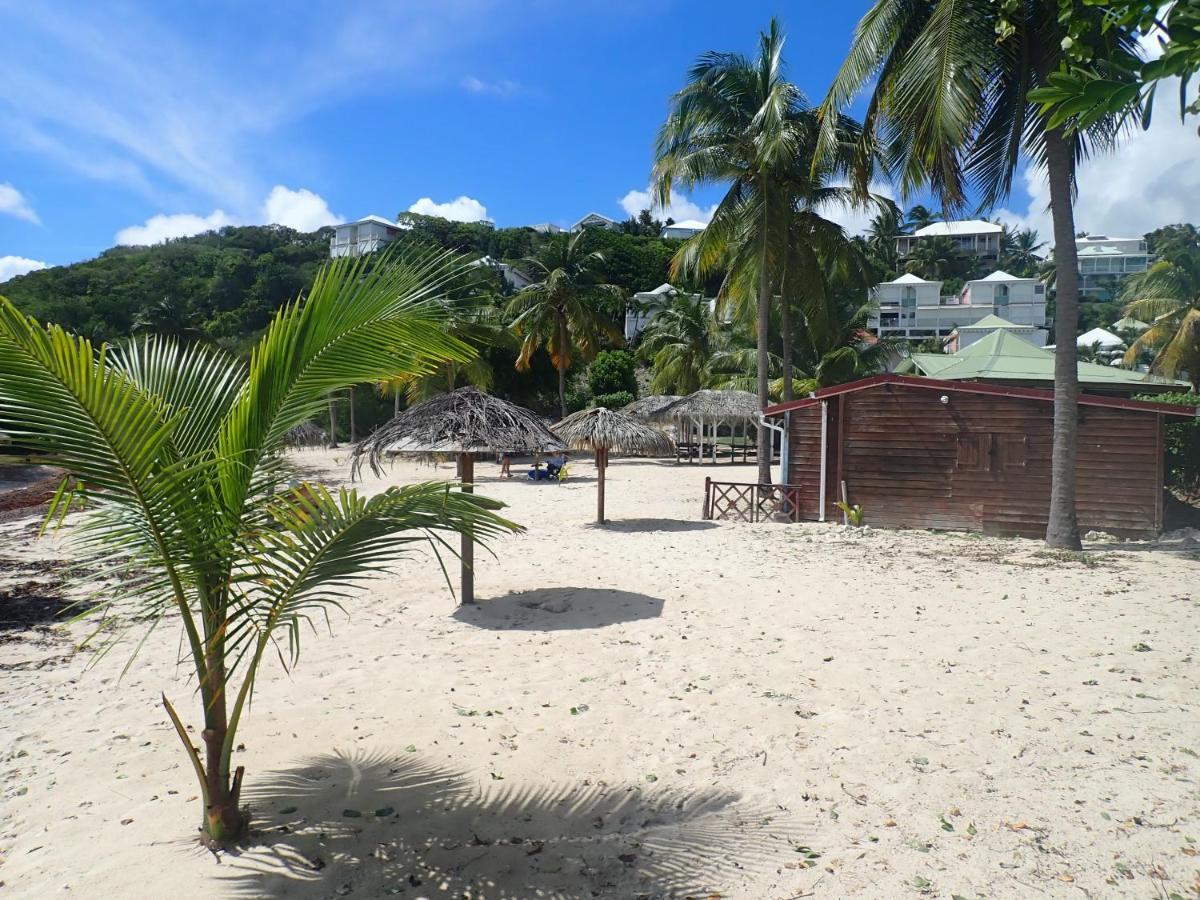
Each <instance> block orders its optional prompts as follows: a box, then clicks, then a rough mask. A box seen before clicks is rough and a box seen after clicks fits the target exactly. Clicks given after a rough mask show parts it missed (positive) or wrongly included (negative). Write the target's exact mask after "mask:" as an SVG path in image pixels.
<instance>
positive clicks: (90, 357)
mask: <svg viewBox="0 0 1200 900" xmlns="http://www.w3.org/2000/svg"><path fill="white" fill-rule="evenodd" d="M461 274H462V273H461V269H460V268H459V266H458V264H457V263H456V262H455V261H454V259H453V258H452V257H450V256H448V255H447V254H446V253H445V252H442V251H438V252H426V253H422V254H413V255H406V256H395V257H384V258H370V259H362V260H357V261H351V260H339V261H335V262H331V263H327V264H326V265H324V266H323V267H322V268H321V270H320V271H319V272H318V273H317V274H316V276H315V278H314V280H313V284H312V287H311V289H310V290H309V291H308V293H307V295H306V297H304V298H303V299H296V300H293V301H292V302H290V303H287V304H285V305H284V306H283V308H282V309H280V311H279V312H278V313H277V314H276V315H275V317H274V318H273V319H272V320H271V322H270V324H269V325H268V327H267V330H266V332H265V334H264V335H263V337H262V339H261V340H260V341H259V342H258V343H257V344H256V345H255V347H254V348H253V350H252V352H251V354H250V358H249V361H248V362H245V363H243V362H242V361H240V360H238V359H236V358H234V357H232V356H230V355H229V354H227V353H225V352H223V351H221V350H218V349H214V348H211V347H208V346H206V345H204V344H200V343H190V344H187V343H183V342H181V341H179V340H178V339H176V338H171V337H161V336H146V337H144V338H141V339H138V340H135V341H131V342H128V343H125V344H123V345H121V346H119V347H114V346H111V345H107V344H102V345H99V346H96V345H94V344H93V343H92V342H91V341H90V340H88V339H87V338H86V337H82V336H77V335H72V334H71V333H69V332H68V331H66V330H65V329H64V328H63V327H62V326H60V325H45V326H43V325H40V324H38V322H37V321H35V320H34V319H32V318H30V317H27V316H25V315H23V314H22V313H20V312H19V311H18V310H17V309H16V308H15V307H14V305H13V304H12V303H11V302H9V301H8V300H6V299H3V298H0V428H3V430H4V431H5V432H6V433H8V434H9V435H11V436H12V437H13V438H14V439H16V440H18V441H20V443H22V444H23V445H25V446H27V447H29V448H31V449H33V450H35V451H38V452H40V453H42V454H44V455H45V456H46V457H47V458H48V459H49V460H50V461H52V462H53V463H54V464H55V465H58V466H60V467H62V468H63V469H65V470H66V471H67V472H68V473H69V476H68V477H67V478H66V479H65V480H64V481H63V483H62V485H61V487H60V489H59V492H58V494H57V495H56V496H55V498H54V500H53V501H52V503H51V508H50V513H49V517H48V521H55V520H61V517H62V516H64V515H65V514H66V513H67V511H68V510H69V509H70V508H72V507H73V506H74V505H75V504H76V503H80V504H81V505H82V506H83V507H84V508H85V510H86V519H85V520H84V523H83V525H82V527H81V528H80V529H78V530H77V531H76V532H75V535H76V537H77V540H78V548H77V559H78V561H80V562H81V563H83V568H84V569H85V570H86V571H88V572H89V576H90V577H94V578H96V579H98V580H100V581H101V582H102V583H103V584H104V587H103V592H102V595H101V596H98V597H97V598H96V599H97V601H98V602H99V608H105V607H109V606H111V605H113V604H129V605H130V606H132V607H133V608H134V609H135V610H136V615H135V618H136V620H138V621H143V622H147V623H148V626H147V627H149V628H154V627H156V626H157V625H158V624H159V622H160V621H161V620H163V619H166V618H177V619H178V620H179V621H180V622H181V624H182V631H183V642H182V646H183V647H184V648H185V650H184V654H185V657H186V658H187V660H188V662H189V664H190V667H191V669H192V671H193V672H194V674H195V679H196V680H195V690H196V696H195V700H194V706H195V711H196V713H197V714H198V715H199V716H200V717H201V719H202V725H201V727H200V728H198V729H197V730H198V732H199V735H200V739H201V742H202V744H203V747H202V749H197V748H196V747H194V746H193V743H192V737H191V735H190V734H189V732H188V730H187V729H186V728H185V726H184V724H183V718H182V717H181V716H180V715H179V713H178V712H177V711H176V708H175V706H174V705H173V704H172V703H171V702H170V701H168V700H167V698H166V695H165V694H164V696H163V704H164V706H165V708H166V711H167V713H168V715H169V717H170V720H171V722H172V724H173V726H174V728H175V731H176V732H177V734H178V736H179V738H180V740H181V741H182V742H183V745H184V750H185V753H186V755H187V757H188V760H189V765H190V766H191V768H192V769H193V771H194V772H195V775H196V779H197V781H198V784H199V789H200V798H201V805H202V807H203V815H202V817H201V836H202V839H203V841H204V842H205V843H206V844H207V845H209V846H211V847H214V848H217V847H225V846H228V845H229V844H231V843H233V842H235V841H237V840H238V839H239V838H240V837H241V836H242V835H243V833H244V832H245V829H246V823H247V816H246V812H245V811H244V810H243V809H242V808H241V805H240V803H239V800H240V796H241V790H242V785H243V776H244V772H245V769H244V766H243V765H241V764H240V763H238V762H236V760H235V753H236V752H237V751H238V750H239V749H240V748H239V742H238V729H239V725H240V724H241V722H242V718H243V716H244V715H245V713H246V712H247V710H248V704H249V702H250V699H251V696H252V694H253V690H254V685H255V680H256V677H257V675H258V671H259V667H260V665H261V663H262V661H263V658H264V656H265V655H266V654H267V653H268V651H271V652H273V653H277V654H278V655H279V658H280V659H281V661H282V662H283V663H284V665H285V666H290V665H294V664H295V662H296V661H297V659H298V656H299V653H300V649H301V636H302V635H303V634H304V631H305V626H307V625H308V624H309V622H310V620H312V619H314V618H320V617H323V616H325V615H326V614H327V612H328V610H329V609H330V608H331V607H332V608H339V607H343V606H345V607H349V608H352V601H353V599H354V594H353V593H352V590H351V589H352V588H353V587H354V586H355V585H357V584H358V583H359V582H361V581H362V579H363V578H365V577H366V576H368V575H370V574H371V573H373V572H376V571H378V570H381V569H386V568H388V567H390V566H391V565H393V564H394V563H395V562H396V561H397V560H398V559H399V558H401V557H402V556H404V555H405V554H406V553H407V552H408V551H409V550H411V549H413V548H414V546H416V545H418V544H432V545H433V547H434V549H437V548H439V547H448V546H449V544H448V543H447V541H446V538H445V537H444V536H443V535H445V534H449V533H458V534H464V535H467V536H469V537H470V538H472V539H479V540H486V539H487V538H489V537H492V536H495V535H499V534H502V533H505V532H508V531H511V530H513V529H514V528H515V526H514V525H512V523H510V522H507V521H506V520H504V519H502V518H500V517H499V515H497V512H496V510H497V509H499V507H500V506H501V504H499V503H498V502H496V501H492V500H489V499H487V498H484V497H481V496H479V495H477V494H467V493H462V492H460V491H458V490H452V489H451V486H450V485H448V484H441V483H428V484H417V485H412V486H408V487H392V488H389V489H387V490H386V491H384V492H383V493H380V494H377V495H375V496H372V497H367V496H363V495H361V494H359V492H358V491H356V490H354V489H352V488H342V489H340V490H338V491H336V492H331V491H329V490H327V489H326V488H325V487H323V486H321V485H317V484H307V483H303V482H299V481H296V480H295V479H296V478H297V473H295V472H294V471H293V470H292V468H291V467H290V466H289V465H288V464H287V462H286V460H285V459H284V457H283V455H282V453H281V450H282V448H283V445H284V441H285V439H286V437H287V435H288V433H289V432H290V431H291V430H292V429H293V428H295V427H297V426H300V425H302V424H303V423H305V422H307V421H308V420H310V419H311V418H312V417H314V416H315V415H317V414H318V413H319V412H320V411H321V410H322V409H323V408H324V406H325V403H326V398H327V396H328V395H329V394H330V392H331V391H335V390H338V389H342V388H345V387H347V386H349V385H352V384H355V383H362V382H375V381H379V380H382V379H384V378H387V377H389V376H392V375H395V374H398V373H399V374H422V373H429V372H432V371H433V370H434V369H435V368H436V367H437V366H439V365H441V364H442V363H443V362H444V361H445V360H455V361H458V362H466V361H468V360H469V359H470V358H471V356H472V354H473V351H472V349H471V348H470V347H469V346H468V345H466V344H465V343H463V342H462V341H461V340H459V339H457V338H455V337H454V336H452V335H450V334H448V333H447V331H446V329H445V327H444V309H443V307H442V306H441V305H440V304H439V303H438V302H437V298H438V296H439V295H440V294H441V293H442V292H443V291H444V290H445V289H446V288H447V286H449V285H451V284H452V283H453V282H454V280H455V279H456V278H458V277H460V275H461Z"/></svg>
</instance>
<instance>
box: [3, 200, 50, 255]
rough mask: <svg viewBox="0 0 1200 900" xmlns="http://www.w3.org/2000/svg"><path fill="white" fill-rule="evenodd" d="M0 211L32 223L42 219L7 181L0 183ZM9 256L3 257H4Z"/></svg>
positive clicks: (39, 221) (36, 223) (35, 223)
mask: <svg viewBox="0 0 1200 900" xmlns="http://www.w3.org/2000/svg"><path fill="white" fill-rule="evenodd" d="M0 213H5V214H7V215H10V216H16V217H17V218H18V219H24V220H25V221H26V222H32V223H33V224H34V225H41V224H42V220H41V219H39V218H38V214H37V213H36V212H34V211H33V207H32V206H30V205H29V201H28V200H26V199H25V197H24V195H23V194H22V193H21V192H20V191H18V190H17V189H16V188H15V187H13V186H12V185H11V184H9V183H8V182H4V183H3V184H0ZM9 258H10V257H7V256H6V257H5V259H9Z"/></svg>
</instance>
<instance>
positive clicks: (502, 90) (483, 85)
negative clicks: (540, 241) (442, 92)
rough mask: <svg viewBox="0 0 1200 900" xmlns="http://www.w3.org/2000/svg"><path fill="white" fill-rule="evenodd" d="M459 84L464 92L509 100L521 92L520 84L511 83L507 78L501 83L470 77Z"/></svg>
mask: <svg viewBox="0 0 1200 900" xmlns="http://www.w3.org/2000/svg"><path fill="white" fill-rule="evenodd" d="M459 83H460V84H461V85H462V88H463V90H465V91H467V92H469V93H472V94H491V95H492V96H494V97H505V98H507V97H511V96H513V95H514V94H517V93H520V91H521V84H520V82H517V81H509V80H508V79H507V78H502V79H500V80H499V81H484V80H483V79H482V78H476V77H475V76H474V75H468V76H467V77H466V78H464V79H463V80H462V81H461V82H459Z"/></svg>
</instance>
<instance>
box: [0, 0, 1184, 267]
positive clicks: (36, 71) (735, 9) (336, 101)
mask: <svg viewBox="0 0 1200 900" xmlns="http://www.w3.org/2000/svg"><path fill="white" fill-rule="evenodd" d="M867 6H868V3H867V2H866V0H847V2H843V3H834V4H826V3H813V2H809V3H802V2H792V3H789V4H779V3H755V2H742V3H737V4H734V3H728V2H698V0H692V2H681V0H680V2H677V0H642V2H634V0H607V2H595V3H593V2H575V3H569V4H567V3H562V2H549V0H546V2H543V0H526V2H521V3H501V2H492V0H440V2H427V0H407V2H397V3H376V4H324V5H322V6H318V5H316V4H300V3H294V4H279V3H259V4H253V5H251V4H240V3H235V2H232V0H212V2H208V3H205V4H184V3H174V2H163V3H156V4H152V3H136V2H126V3H105V4H84V3H68V2H64V3H59V4H54V5H53V6H51V5H49V4H33V3H28V2H10V0H0V27H3V29H4V33H5V34H6V35H7V37H8V40H7V41H6V42H5V44H6V67H5V78H3V79H0V109H2V110H3V120H4V122H5V125H4V127H3V128H0V281H3V280H4V278H5V277H7V275H8V274H12V273H13V272H14V271H16V270H17V269H18V268H20V267H21V266H24V267H26V268H27V267H28V266H29V265H33V264H34V263H48V264H51V265H54V264H61V263H66V262H71V261H74V260H79V259H84V258H87V257H90V256H94V255H95V254H96V253H98V252H100V251H101V250H103V249H105V248H106V247H109V246H111V245H113V244H114V243H116V242H118V241H120V242H126V243H144V242H153V241H154V240H160V239H162V238H163V237H166V236H174V235H178V234H184V233H194V232H196V231H198V230H203V229H204V228H206V227H213V226H217V225H221V224H226V223H232V222H245V223H259V222H266V221H279V222H282V223H284V224H289V225H292V226H294V227H316V226H318V225H320V224H325V223H328V222H330V221H334V220H337V219H352V218H357V217H359V216H362V215H365V214H367V213H377V214H381V215H386V216H389V217H390V216H394V215H396V213H398V212H399V211H401V210H403V209H407V208H409V207H410V206H412V205H413V204H415V203H418V202H419V201H421V200H422V198H426V199H427V200H428V203H425V204H422V205H421V206H420V207H419V208H420V209H428V210H433V211H436V210H439V209H440V210H442V211H445V212H448V213H449V214H451V215H454V216H460V217H478V216H480V215H482V214H483V210H485V209H486V216H487V217H488V218H490V219H492V220H493V221H495V222H496V223H497V224H498V225H502V226H503V225H520V224H530V223H534V222H542V221H552V222H558V223H562V224H568V223H570V222H571V221H573V220H575V219H576V218H578V217H579V216H581V215H582V214H584V213H586V212H588V211H590V210H597V211H599V212H602V213H605V214H607V215H610V216H614V217H618V216H623V215H624V214H625V210H624V209H623V207H622V200H623V199H625V201H626V205H627V206H628V207H630V208H632V207H633V206H636V205H637V204H636V199H637V198H636V196H634V197H632V198H630V197H629V194H630V192H631V191H639V190H644V189H645V187H646V182H647V176H648V172H649V167H650V161H651V146H652V141H653V138H654V134H655V130H656V129H657V127H658V125H659V124H660V123H661V121H662V118H663V116H664V113H665V109H666V101H667V98H668V96H669V95H670V93H671V92H672V91H674V90H675V89H677V88H678V87H679V86H680V85H681V84H682V83H683V80H684V77H685V73H686V70H687V68H688V65H689V64H690V63H691V61H692V60H693V59H694V58H695V57H696V55H697V54H698V53H700V52H702V51H704V50H707V49H721V50H726V49H728V50H743V51H750V50H751V49H752V48H753V45H754V42H755V40H756V36H757V33H758V31H759V30H760V29H762V28H763V27H764V26H765V25H766V23H767V21H768V19H769V18H770V16H771V15H773V14H775V15H779V16H780V18H781V19H782V22H783V24H784V27H785V29H786V31H787V33H788V35H789V41H788V46H787V54H786V56H787V60H788V62H789V71H790V74H791V77H792V78H793V80H794V81H796V82H797V83H798V84H800V85H801V87H802V88H804V90H805V91H807V92H808V93H809V94H810V96H811V97H813V98H814V99H819V98H820V96H821V95H822V93H823V91H824V88H825V86H826V84H827V83H828V80H829V78H830V77H831V75H832V73H833V72H834V70H835V69H836V67H837V65H838V64H839V62H840V61H841V58H842V56H843V54H844V53H845V50H846V48H847V45H848V42H849V40H850V35H851V31H852V29H853V26H854V24H855V22H856V21H857V20H858V18H859V17H860V16H861V14H862V13H863V11H864V10H865V9H866V8H867ZM98 7H102V8H98ZM1157 118H1158V119H1159V120H1168V124H1170V121H1171V120H1172V117H1171V116H1169V115H1167V116H1159V117H1157ZM1173 121H1174V124H1175V128H1174V130H1173V131H1170V132H1169V133H1168V131H1166V130H1163V135H1165V137H1157V136H1155V133H1153V132H1152V135H1150V136H1139V141H1140V143H1138V142H1137V141H1135V142H1134V145H1132V146H1133V149H1132V150H1131V151H1130V153H1127V154H1125V155H1124V156H1123V157H1121V158H1118V159H1113V160H1110V161H1106V162H1105V163H1104V164H1103V165H1107V166H1109V168H1107V169H1101V170H1100V171H1098V172H1097V173H1096V174H1095V175H1094V176H1092V175H1090V174H1089V173H1087V172H1085V173H1084V176H1083V177H1082V179H1081V180H1082V183H1083V186H1084V188H1085V189H1087V188H1088V187H1089V185H1094V186H1095V191H1094V196H1095V198H1097V199H1096V202H1094V203H1093V202H1092V201H1091V200H1088V199H1087V198H1086V197H1085V198H1081V209H1080V211H1081V213H1082V216H1081V221H1080V227H1087V228H1089V229H1090V230H1093V231H1100V230H1108V231H1110V232H1111V233H1120V232H1134V233H1136V232H1138V231H1140V230H1144V229H1145V227H1153V226H1154V225H1155V224H1158V223H1159V222H1161V221H1176V220H1178V219H1181V218H1184V217H1188V216H1190V217H1191V218H1192V219H1193V220H1195V219H1200V209H1197V208H1196V207H1197V205H1198V204H1200V175H1197V174H1196V173H1195V172H1194V171H1191V170H1193V169H1195V170H1200V166H1197V165H1195V160H1196V158H1197V157H1198V156H1200V154H1197V153H1196V151H1197V150H1200V141H1197V139H1196V136H1195V132H1194V130H1193V129H1187V128H1183V127H1182V126H1179V125H1178V120H1177V119H1175V120H1173ZM1160 130H1161V129H1160ZM1151 137H1154V140H1150V138H1151ZM1185 137H1186V138H1187V140H1184V139H1183V138H1185ZM1131 154H1132V155H1131ZM1138 154H1140V156H1139V155H1138ZM1131 165H1135V166H1142V167H1143V171H1146V170H1152V171H1153V172H1154V173H1155V175H1154V177H1155V178H1163V177H1164V176H1170V177H1169V178H1167V179H1166V180H1165V181H1164V184H1163V186H1162V188H1161V190H1157V189H1155V188H1154V185H1153V184H1151V185H1149V186H1147V185H1146V184H1145V183H1139V182H1137V181H1136V180H1131V179H1130V177H1129V175H1130V171H1131V170H1130V166H1131ZM1122 184H1124V187H1123V188H1122V187H1121V185H1122ZM1041 192H1042V186H1041V184H1040V179H1039V177H1038V176H1037V173H1029V174H1028V176H1027V177H1025V178H1022V179H1019V184H1018V188H1017V190H1016V191H1015V192H1014V196H1013V197H1012V198H1011V200H1010V202H1009V203H1008V204H1007V209H1006V210H1005V211H1004V214H1005V215H1006V216H1008V217H1009V218H1011V219H1012V220H1013V221H1015V222H1017V223H1020V224H1025V223H1029V224H1034V225H1038V226H1040V227H1042V228H1043V233H1044V234H1045V233H1048V231H1049V229H1048V227H1046V219H1045V217H1044V214H1043V212H1042V206H1043V205H1044V196H1042V194H1041ZM1148 194H1149V196H1148ZM715 197H716V192H715V191H712V192H707V193H703V194H700V195H697V196H695V197H693V198H691V201H692V203H691V204H690V205H689V204H685V203H683V202H681V203H680V205H679V206H678V207H677V209H675V210H671V211H669V212H672V213H675V217H676V218H681V217H685V216H687V217H690V216H691V215H693V214H695V215H699V216H700V217H703V215H704V213H705V211H706V209H707V208H708V206H709V205H710V204H711V203H712V201H713V200H714V199H715ZM459 198H464V199H459ZM1089 203H1091V205H1092V206H1093V207H1095V208H1094V209H1093V208H1091V207H1089V205H1088V204H1089ZM443 204H449V205H446V206H443ZM1193 213H1194V214H1193ZM1163 216H1165V218H1156V217H1163ZM1089 218H1091V219H1096V220H1097V221H1094V222H1092V221H1088V220H1089ZM1105 219H1108V220H1111V221H1104V220H1105ZM846 224H847V225H848V226H850V227H855V226H856V225H857V222H855V221H852V220H847V222H846ZM13 259H17V260H25V261H26V262H25V263H20V262H18V263H13V262H12V260H13ZM5 260H7V262H3V261H5ZM6 273H7V274H6Z"/></svg>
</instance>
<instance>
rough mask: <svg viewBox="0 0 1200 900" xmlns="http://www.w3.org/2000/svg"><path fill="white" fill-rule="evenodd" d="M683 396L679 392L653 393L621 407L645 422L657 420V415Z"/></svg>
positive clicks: (628, 414)
mask: <svg viewBox="0 0 1200 900" xmlns="http://www.w3.org/2000/svg"><path fill="white" fill-rule="evenodd" d="M682 399H683V398H682V397H681V396H680V395H678V394H651V395H649V396H648V397H642V398H640V399H638V400H634V401H633V402H632V403H630V404H628V405H626V406H625V407H623V408H622V409H621V412H623V413H625V415H627V416H633V418H635V419H641V420H642V421H645V422H653V421H656V419H655V416H657V415H658V414H659V413H660V412H662V411H663V410H664V409H666V408H667V407H668V406H670V405H671V404H672V403H674V402H675V401H676V400H682Z"/></svg>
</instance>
